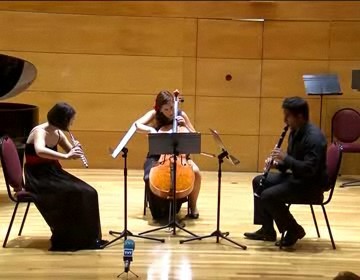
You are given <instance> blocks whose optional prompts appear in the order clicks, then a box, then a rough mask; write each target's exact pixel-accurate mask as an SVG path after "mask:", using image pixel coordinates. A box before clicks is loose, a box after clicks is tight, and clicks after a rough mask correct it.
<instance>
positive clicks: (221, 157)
mask: <svg viewBox="0 0 360 280" xmlns="http://www.w3.org/2000/svg"><path fill="white" fill-rule="evenodd" d="M210 130H211V129H210ZM211 132H212V134H213V136H214V139H215V141H216V142H217V143H218V144H219V146H220V147H221V150H222V152H221V153H220V154H219V155H218V156H217V158H218V194H217V195H218V200H217V215H216V219H217V221H216V230H215V231H213V232H212V233H211V234H208V235H205V236H198V237H193V238H189V239H185V240H180V244H183V243H185V242H191V241H194V240H202V239H206V238H210V237H216V243H219V239H220V238H223V239H225V240H227V241H229V242H230V243H232V244H234V245H236V246H238V247H240V248H242V249H243V250H246V249H247V247H246V246H245V245H242V244H240V243H238V242H235V241H233V240H231V239H230V238H228V235H229V234H230V233H229V232H224V233H223V232H221V230H220V199H221V177H222V170H221V166H222V163H223V162H224V158H225V157H227V158H230V159H231V157H232V156H231V155H229V153H228V152H227V151H226V149H225V147H224V144H223V143H222V141H221V139H220V136H219V135H218V134H217V132H216V131H213V130H211ZM232 158H234V157H232ZM234 159H236V158H234ZM231 160H232V159H231ZM236 162H237V163H239V161H238V160H237V161H236ZM237 163H236V164H237Z"/></svg>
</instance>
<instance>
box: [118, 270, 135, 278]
mask: <svg viewBox="0 0 360 280" xmlns="http://www.w3.org/2000/svg"><path fill="white" fill-rule="evenodd" d="M129 272H130V273H131V274H132V275H134V276H135V277H136V278H139V275H137V274H136V273H134V272H132V271H131V270H129ZM129 272H126V271H123V272H121V273H120V274H119V275H118V276H116V277H117V278H120V277H121V275H123V274H124V273H126V279H129Z"/></svg>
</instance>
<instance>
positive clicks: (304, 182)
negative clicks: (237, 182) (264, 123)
mask: <svg viewBox="0 0 360 280" xmlns="http://www.w3.org/2000/svg"><path fill="white" fill-rule="evenodd" d="M282 108H283V112H284V120H285V123H286V124H287V125H289V128H290V135H289V141H288V148H287V152H284V151H283V150H282V149H281V148H276V149H274V150H273V151H272V152H271V158H273V159H274V162H273V163H274V167H276V168H277V169H278V170H279V171H280V172H279V173H275V172H273V173H272V172H270V173H269V174H268V177H267V178H266V180H265V181H264V183H263V184H262V186H260V180H261V178H262V175H260V176H257V177H255V178H254V180H253V189H254V193H255V194H257V195H254V223H255V224H258V225H262V227H261V228H260V229H259V230H257V231H256V232H251V233H250V232H247V233H245V234H244V235H245V236H246V237H247V238H248V239H253V240H265V241H276V231H275V229H274V225H273V220H274V221H275V223H276V225H277V227H278V230H279V231H280V232H281V233H283V232H286V234H285V237H284V240H283V244H282V246H292V245H294V244H295V243H296V242H297V240H298V239H302V238H303V237H304V236H305V231H304V229H303V228H302V226H300V225H299V224H298V223H297V222H296V220H295V219H294V217H293V216H292V215H291V213H290V211H289V209H288V207H287V206H286V205H285V203H286V202H292V201H299V200H300V201H304V202H309V201H311V200H314V199H318V198H320V197H322V195H323V192H324V189H323V188H324V187H326V186H327V180H328V177H327V171H326V145H327V142H326V138H325V136H324V135H323V133H322V132H321V130H320V129H319V128H318V127H316V126H314V125H313V124H311V123H310V122H309V107H308V103H307V102H306V101H305V100H303V99H302V98H300V97H291V98H286V99H285V100H284V101H283V104H282ZM275 244H276V245H277V246H279V245H280V242H276V243H275Z"/></svg>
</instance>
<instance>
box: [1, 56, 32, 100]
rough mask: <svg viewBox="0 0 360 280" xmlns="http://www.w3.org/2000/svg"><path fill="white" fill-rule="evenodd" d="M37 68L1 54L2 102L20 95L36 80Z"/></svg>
mask: <svg viewBox="0 0 360 280" xmlns="http://www.w3.org/2000/svg"><path fill="white" fill-rule="evenodd" d="M36 74H37V70H36V68H35V66H34V65H33V64H32V63H30V62H28V61H26V60H23V59H20V58H16V57H12V56H8V55H3V54H0V100H3V99H6V98H10V97H13V96H16V95H18V94H19V93H21V92H23V91H24V90H26V89H27V88H28V87H29V86H30V85H31V84H32V82H33V81H34V80H35V78H36Z"/></svg>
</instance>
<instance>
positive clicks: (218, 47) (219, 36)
mask: <svg viewBox="0 0 360 280" xmlns="http://www.w3.org/2000/svg"><path fill="white" fill-rule="evenodd" d="M262 32H263V22H256V21H239V20H199V27H198V52H197V55H198V57H211V58H215V57H216V58H257V59H260V58H261V56H262Z"/></svg>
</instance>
